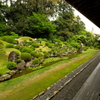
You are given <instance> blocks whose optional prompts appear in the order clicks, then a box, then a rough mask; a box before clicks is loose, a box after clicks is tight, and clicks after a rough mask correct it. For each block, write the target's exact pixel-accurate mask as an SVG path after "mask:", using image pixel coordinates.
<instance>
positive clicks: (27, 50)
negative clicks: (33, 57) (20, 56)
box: [21, 47, 32, 53]
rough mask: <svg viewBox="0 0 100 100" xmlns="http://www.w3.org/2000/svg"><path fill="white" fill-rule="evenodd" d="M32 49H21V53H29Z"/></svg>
mask: <svg viewBox="0 0 100 100" xmlns="http://www.w3.org/2000/svg"><path fill="white" fill-rule="evenodd" d="M31 51H32V49H31V48H30V47H22V49H21V52H27V53H30V52H31Z"/></svg>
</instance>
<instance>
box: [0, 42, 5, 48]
mask: <svg viewBox="0 0 100 100" xmlns="http://www.w3.org/2000/svg"><path fill="white" fill-rule="evenodd" d="M3 46H4V44H3V42H2V41H1V40H0V49H2V48H3Z"/></svg>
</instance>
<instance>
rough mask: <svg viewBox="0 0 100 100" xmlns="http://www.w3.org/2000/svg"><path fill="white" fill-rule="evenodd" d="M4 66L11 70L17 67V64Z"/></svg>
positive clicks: (10, 63)
mask: <svg viewBox="0 0 100 100" xmlns="http://www.w3.org/2000/svg"><path fill="white" fill-rule="evenodd" d="M6 66H7V68H8V69H10V70H13V69H15V68H16V67H17V64H16V63H15V62H8V63H7V64H6Z"/></svg>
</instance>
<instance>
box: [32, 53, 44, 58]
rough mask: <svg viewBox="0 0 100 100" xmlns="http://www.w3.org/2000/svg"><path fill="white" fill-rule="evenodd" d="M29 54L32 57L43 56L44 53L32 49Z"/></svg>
mask: <svg viewBox="0 0 100 100" xmlns="http://www.w3.org/2000/svg"><path fill="white" fill-rule="evenodd" d="M31 55H32V56H33V57H37V58H38V57H43V56H44V54H43V53H42V52H36V51H32V52H31Z"/></svg>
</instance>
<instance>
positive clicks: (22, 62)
mask: <svg viewBox="0 0 100 100" xmlns="http://www.w3.org/2000/svg"><path fill="white" fill-rule="evenodd" d="M23 69H25V61H24V60H22V61H21V62H20V63H19V64H18V65H17V70H23Z"/></svg>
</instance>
